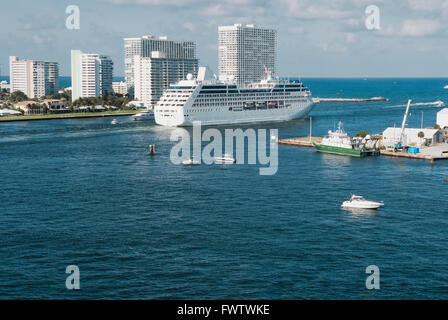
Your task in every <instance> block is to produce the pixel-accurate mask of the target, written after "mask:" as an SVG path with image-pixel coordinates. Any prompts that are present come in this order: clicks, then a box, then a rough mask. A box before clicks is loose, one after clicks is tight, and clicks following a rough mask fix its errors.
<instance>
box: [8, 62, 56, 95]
mask: <svg viewBox="0 0 448 320" xmlns="http://www.w3.org/2000/svg"><path fill="white" fill-rule="evenodd" d="M9 79H10V80H9V81H10V92H11V93H12V92H14V91H22V92H23V93H25V94H26V95H27V97H28V98H40V97H43V96H46V95H52V94H57V93H58V90H59V65H58V63H57V62H49V61H41V60H19V58H18V57H17V56H10V57H9ZM2 87H3V86H2Z"/></svg>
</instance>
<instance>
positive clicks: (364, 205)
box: [341, 195, 384, 209]
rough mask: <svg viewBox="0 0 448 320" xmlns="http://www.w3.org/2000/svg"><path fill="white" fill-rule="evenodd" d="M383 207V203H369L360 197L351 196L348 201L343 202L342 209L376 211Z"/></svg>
mask: <svg viewBox="0 0 448 320" xmlns="http://www.w3.org/2000/svg"><path fill="white" fill-rule="evenodd" d="M381 206H384V203H383V202H376V201H369V200H366V199H364V197H362V196H357V195H352V197H351V198H350V200H347V201H344V202H343V203H342V205H341V207H342V208H358V209H378V208H379V207H381Z"/></svg>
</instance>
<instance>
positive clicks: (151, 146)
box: [149, 144, 156, 156]
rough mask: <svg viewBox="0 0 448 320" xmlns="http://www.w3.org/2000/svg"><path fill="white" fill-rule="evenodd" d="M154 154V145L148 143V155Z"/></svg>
mask: <svg viewBox="0 0 448 320" xmlns="http://www.w3.org/2000/svg"><path fill="white" fill-rule="evenodd" d="M155 154H156V152H155V151H154V145H153V144H150V145H149V155H150V156H153V155H155Z"/></svg>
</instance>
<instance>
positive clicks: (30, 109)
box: [14, 100, 45, 115]
mask: <svg viewBox="0 0 448 320" xmlns="http://www.w3.org/2000/svg"><path fill="white" fill-rule="evenodd" d="M14 108H16V109H20V110H22V111H23V114H25V115H34V114H44V113H45V107H43V106H42V105H40V104H38V103H37V102H36V101H32V100H27V101H21V102H17V103H16V104H15V105H14Z"/></svg>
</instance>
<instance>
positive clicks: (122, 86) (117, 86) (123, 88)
mask: <svg viewBox="0 0 448 320" xmlns="http://www.w3.org/2000/svg"><path fill="white" fill-rule="evenodd" d="M112 89H113V91H114V93H116V94H121V95H123V96H124V95H127V94H128V85H127V84H126V82H123V81H120V82H112Z"/></svg>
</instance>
